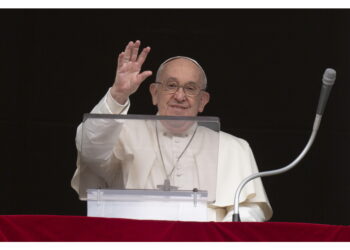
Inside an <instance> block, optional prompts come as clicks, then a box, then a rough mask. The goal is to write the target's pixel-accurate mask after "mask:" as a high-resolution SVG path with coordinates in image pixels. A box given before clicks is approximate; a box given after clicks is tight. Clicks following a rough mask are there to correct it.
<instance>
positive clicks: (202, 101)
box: [198, 91, 210, 113]
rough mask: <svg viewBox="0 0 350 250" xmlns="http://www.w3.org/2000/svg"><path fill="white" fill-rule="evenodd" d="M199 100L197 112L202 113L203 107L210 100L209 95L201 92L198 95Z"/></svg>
mask: <svg viewBox="0 0 350 250" xmlns="http://www.w3.org/2000/svg"><path fill="white" fill-rule="evenodd" d="M199 98H200V100H199V107H198V112H200V113H202V112H203V111H204V108H205V105H207V103H208V102H209V100H210V94H209V93H208V92H206V91H202V92H201V94H200V97H199Z"/></svg>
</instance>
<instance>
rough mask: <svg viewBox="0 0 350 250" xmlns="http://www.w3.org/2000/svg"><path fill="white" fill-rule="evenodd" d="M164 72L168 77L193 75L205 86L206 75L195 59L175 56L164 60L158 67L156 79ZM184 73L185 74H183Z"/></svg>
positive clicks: (159, 78)
mask: <svg viewBox="0 0 350 250" xmlns="http://www.w3.org/2000/svg"><path fill="white" fill-rule="evenodd" d="M164 73H166V75H167V76H169V74H170V77H185V76H186V77H193V78H198V81H199V82H200V83H202V84H203V85H204V87H206V76H205V72H204V70H203V68H202V67H201V66H200V65H199V63H198V62H197V61H195V60H194V59H192V58H189V57H185V56H175V57H171V58H169V59H167V60H165V61H164V62H163V63H162V64H161V65H160V66H159V68H158V71H157V75H156V80H157V81H160V80H164V79H161V78H162V77H163V75H164ZM184 74H185V76H184Z"/></svg>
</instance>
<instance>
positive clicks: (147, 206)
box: [87, 189, 208, 221]
mask: <svg viewBox="0 0 350 250" xmlns="http://www.w3.org/2000/svg"><path fill="white" fill-rule="evenodd" d="M207 198H208V194H207V192H206V191H161V190H113V189H104V190H102V189H89V190H88V192H87V209H88V216H92V217H108V218H125V219H142V220H174V221H207Z"/></svg>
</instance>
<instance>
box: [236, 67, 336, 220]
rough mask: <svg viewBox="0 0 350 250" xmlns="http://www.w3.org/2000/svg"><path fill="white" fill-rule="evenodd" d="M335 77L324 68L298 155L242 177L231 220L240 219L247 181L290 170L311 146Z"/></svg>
mask: <svg viewBox="0 0 350 250" xmlns="http://www.w3.org/2000/svg"><path fill="white" fill-rule="evenodd" d="M335 77H336V71H335V70H334V69H326V71H325V73H324V75H323V79H322V82H323V85H322V89H321V95H320V100H319V104H318V107H317V112H316V117H315V121H314V125H313V128H312V133H311V136H310V138H309V141H308V143H307V144H306V146H305V148H304V149H303V151H302V152H301V153H300V154H299V156H298V157H297V158H296V159H295V160H294V161H293V162H292V163H290V164H289V165H287V166H285V167H282V168H280V169H276V170H270V171H264V172H260V173H255V174H252V175H250V176H248V177H246V178H245V179H243V181H242V182H241V183H240V184H239V186H238V188H237V190H236V193H235V200H234V204H233V206H234V207H233V215H232V221H236V222H238V221H241V219H240V216H239V196H240V194H241V191H242V189H243V188H244V186H245V185H246V184H247V183H248V182H249V181H251V180H254V179H256V178H259V177H265V176H271V175H277V174H282V173H284V172H287V171H289V170H291V169H292V168H293V167H295V166H296V165H297V164H298V163H299V162H300V161H301V159H303V158H304V156H305V155H306V153H307V152H308V151H309V149H310V148H311V145H312V144H313V142H314V140H315V138H316V135H317V132H318V128H319V127H320V123H321V119H322V114H323V111H324V109H325V106H326V103H327V100H328V97H329V94H330V91H331V89H332V86H333V84H334V81H335Z"/></svg>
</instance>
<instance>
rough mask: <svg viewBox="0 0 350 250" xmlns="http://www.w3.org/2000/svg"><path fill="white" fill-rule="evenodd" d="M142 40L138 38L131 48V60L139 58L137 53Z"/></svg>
mask: <svg viewBox="0 0 350 250" xmlns="http://www.w3.org/2000/svg"><path fill="white" fill-rule="evenodd" d="M140 44H141V42H140V41H139V40H137V41H136V42H135V44H134V46H133V47H132V49H131V58H130V61H132V62H135V61H136V59H137V55H138V54H139V48H140Z"/></svg>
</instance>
